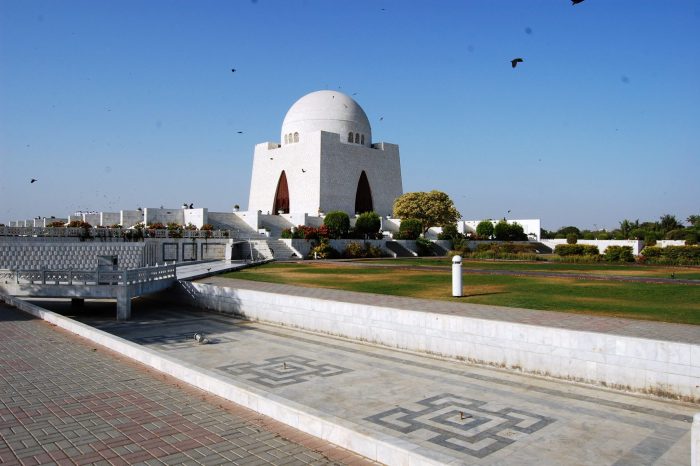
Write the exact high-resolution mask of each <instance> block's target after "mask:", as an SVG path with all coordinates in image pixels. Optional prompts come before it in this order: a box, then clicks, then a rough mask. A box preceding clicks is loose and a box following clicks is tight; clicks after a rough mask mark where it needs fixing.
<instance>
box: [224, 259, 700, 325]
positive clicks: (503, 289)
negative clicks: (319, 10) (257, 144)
mask: <svg viewBox="0 0 700 466" xmlns="http://www.w3.org/2000/svg"><path fill="white" fill-rule="evenodd" d="M510 265H513V264H510ZM557 265H559V264H557ZM467 267H468V266H467ZM223 276H224V277H230V278H240V279H247V280H257V281H265V282H273V283H284V284H290V285H300V286H309V287H323V288H334V289H341V290H349V291H361V292H366V293H379V294H388V295H395V296H410V297H416V298H426V299H441V300H447V301H459V302H470V303H479V304H491V305H496V306H511V307H522V308H527V309H542V310H551V311H562V312H576V313H586V314H596V315H606V316H619V317H629V318H636V319H648V320H658V321H664V322H678V323H688V324H700V286H697V285H679V284H655V283H630V282H619V281H610V282H606V281H599V280H581V279H570V278H545V277H517V276H503V275H479V274H465V275H464V278H463V282H464V293H465V296H464V297H462V298H452V297H451V296H450V295H451V289H452V288H451V276H450V271H449V270H445V271H444V272H442V271H430V270H406V269H396V268H391V267H387V268H383V267H382V268H379V267H367V268H362V267H348V266H343V265H335V264H333V263H319V262H308V263H294V264H290V263H288V264H274V263H273V264H267V265H263V266H260V267H255V268H250V269H245V270H242V271H239V272H231V273H229V274H226V275H223Z"/></svg>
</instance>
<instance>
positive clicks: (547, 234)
mask: <svg viewBox="0 0 700 466" xmlns="http://www.w3.org/2000/svg"><path fill="white" fill-rule="evenodd" d="M555 235H556V233H555V232H553V231H549V230H545V229H544V228H540V238H542V239H554V236H555Z"/></svg>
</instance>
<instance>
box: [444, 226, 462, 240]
mask: <svg viewBox="0 0 700 466" xmlns="http://www.w3.org/2000/svg"><path fill="white" fill-rule="evenodd" d="M462 238H464V235H463V234H462V233H460V232H459V231H457V225H455V224H454V223H450V224H449V225H443V226H442V232H441V233H440V234H438V239H449V240H452V241H454V240H456V239H462Z"/></svg>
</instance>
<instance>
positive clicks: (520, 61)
mask: <svg viewBox="0 0 700 466" xmlns="http://www.w3.org/2000/svg"><path fill="white" fill-rule="evenodd" d="M523 61H524V60H523V59H522V58H514V59H512V60H511V61H510V66H512V67H513V68H515V67H516V66H518V63H522V62H523Z"/></svg>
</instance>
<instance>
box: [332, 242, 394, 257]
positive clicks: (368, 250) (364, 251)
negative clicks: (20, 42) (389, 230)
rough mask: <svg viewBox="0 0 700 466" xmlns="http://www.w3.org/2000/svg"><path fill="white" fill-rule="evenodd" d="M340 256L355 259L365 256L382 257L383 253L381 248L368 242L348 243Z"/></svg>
mask: <svg viewBox="0 0 700 466" xmlns="http://www.w3.org/2000/svg"><path fill="white" fill-rule="evenodd" d="M342 256H343V257H345V258H348V259H357V258H365V257H383V256H384V253H383V252H382V250H381V249H380V248H378V247H376V246H372V245H371V244H370V243H365V244H362V243H357V242H354V241H353V242H352V243H348V244H347V246H345V249H344V250H343V253H342Z"/></svg>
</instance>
